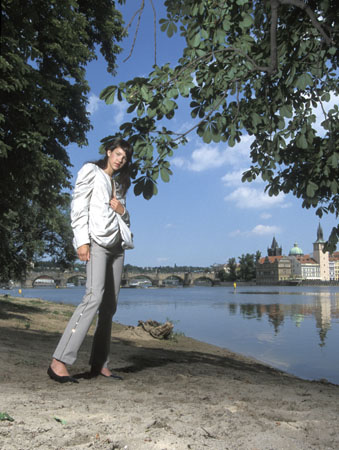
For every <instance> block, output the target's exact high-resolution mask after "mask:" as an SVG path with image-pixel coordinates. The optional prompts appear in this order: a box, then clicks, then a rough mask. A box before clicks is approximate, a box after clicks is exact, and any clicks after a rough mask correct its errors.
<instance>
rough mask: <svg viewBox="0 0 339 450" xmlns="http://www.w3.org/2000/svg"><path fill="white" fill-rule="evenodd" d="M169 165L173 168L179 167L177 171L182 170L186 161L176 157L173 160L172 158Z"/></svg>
mask: <svg viewBox="0 0 339 450" xmlns="http://www.w3.org/2000/svg"><path fill="white" fill-rule="evenodd" d="M171 164H172V165H173V166H174V167H179V169H182V168H184V167H185V166H186V164H187V161H186V160H185V159H184V158H180V157H177V156H176V157H175V158H172V160H171Z"/></svg>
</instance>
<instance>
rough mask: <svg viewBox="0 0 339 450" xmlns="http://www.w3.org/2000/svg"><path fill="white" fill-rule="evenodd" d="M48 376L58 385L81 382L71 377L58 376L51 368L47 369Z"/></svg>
mask: <svg viewBox="0 0 339 450" xmlns="http://www.w3.org/2000/svg"><path fill="white" fill-rule="evenodd" d="M47 374H48V375H49V377H50V378H52V380H54V381H57V382H58V383H67V382H69V381H70V382H71V383H79V381H78V380H77V379H76V378H73V377H70V376H69V375H66V376H63V377H61V376H60V375H57V374H56V373H55V372H54V370H53V369H52V367H51V366H49V368H48V369H47Z"/></svg>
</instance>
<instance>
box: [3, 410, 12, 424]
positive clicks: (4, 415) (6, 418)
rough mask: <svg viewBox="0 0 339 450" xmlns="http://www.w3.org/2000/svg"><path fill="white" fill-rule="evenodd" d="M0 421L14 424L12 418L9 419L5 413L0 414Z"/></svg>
mask: <svg viewBox="0 0 339 450" xmlns="http://www.w3.org/2000/svg"><path fill="white" fill-rule="evenodd" d="M0 420H8V421H9V422H14V419H13V417H11V416H10V415H9V414H7V413H6V412H4V413H0Z"/></svg>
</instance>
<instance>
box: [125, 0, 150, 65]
mask: <svg viewBox="0 0 339 450" xmlns="http://www.w3.org/2000/svg"><path fill="white" fill-rule="evenodd" d="M144 8H145V0H142V1H141V6H140V8H139V9H138V10H137V11H136V12H135V13H134V15H133V17H132V19H131V20H130V22H129V24H128V25H127V27H126V29H128V28H129V27H130V26H131V25H132V23H133V22H134V19H135V16H136V15H137V14H139V16H138V23H137V27H136V29H135V33H134V39H133V43H132V47H131V51H130V52H129V55H128V56H127V58H125V59H124V60H123V62H126V61H127V60H128V59H129V58H130V57H131V56H132V54H133V50H134V47H135V43H136V40H137V35H138V31H139V27H140V19H141V16H142V13H143V10H144Z"/></svg>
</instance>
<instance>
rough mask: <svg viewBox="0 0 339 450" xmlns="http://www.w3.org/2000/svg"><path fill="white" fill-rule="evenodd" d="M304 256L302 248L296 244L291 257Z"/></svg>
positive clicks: (291, 251)
mask: <svg viewBox="0 0 339 450" xmlns="http://www.w3.org/2000/svg"><path fill="white" fill-rule="evenodd" d="M303 254H304V252H303V251H302V250H301V248H300V247H298V244H297V243H295V244H294V246H293V247H292V248H291V250H290V253H289V256H302V255H303Z"/></svg>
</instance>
